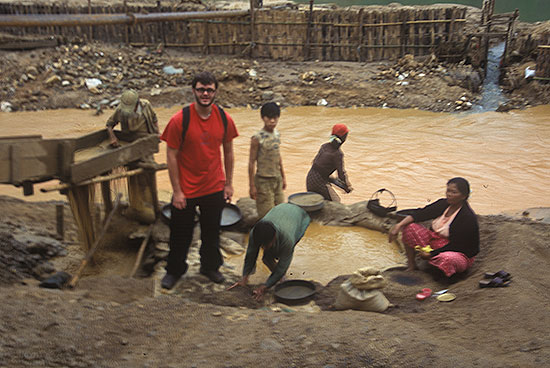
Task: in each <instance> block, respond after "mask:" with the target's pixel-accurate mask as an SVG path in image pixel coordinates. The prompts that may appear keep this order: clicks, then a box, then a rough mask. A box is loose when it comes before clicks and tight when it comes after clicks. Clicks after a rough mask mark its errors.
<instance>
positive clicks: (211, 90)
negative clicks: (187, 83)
mask: <svg viewBox="0 0 550 368" xmlns="http://www.w3.org/2000/svg"><path fill="white" fill-rule="evenodd" d="M195 91H197V92H198V93H200V94H201V95H202V94H203V93H204V92H206V93H208V94H209V95H211V94H212V93H214V92H216V90H215V89H213V88H195Z"/></svg>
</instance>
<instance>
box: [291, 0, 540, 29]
mask: <svg viewBox="0 0 550 368" xmlns="http://www.w3.org/2000/svg"><path fill="white" fill-rule="evenodd" d="M296 1H297V2H299V3H308V2H309V1H308V0H296ZM395 2H398V3H400V4H402V5H432V4H462V5H469V6H475V7H477V8H481V7H482V6H483V0H398V1H395V0H315V4H326V3H333V4H337V5H339V6H350V5H387V4H390V3H395ZM516 9H519V20H520V21H522V22H531V23H534V22H537V21H545V20H548V19H550V0H497V1H496V2H495V13H509V12H513V11H514V10H516Z"/></svg>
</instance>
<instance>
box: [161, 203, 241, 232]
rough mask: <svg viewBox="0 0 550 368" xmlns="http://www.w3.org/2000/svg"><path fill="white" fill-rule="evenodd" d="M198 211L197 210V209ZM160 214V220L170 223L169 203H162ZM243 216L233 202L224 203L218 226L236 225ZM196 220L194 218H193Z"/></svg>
mask: <svg viewBox="0 0 550 368" xmlns="http://www.w3.org/2000/svg"><path fill="white" fill-rule="evenodd" d="M197 212H198V210H197ZM160 215H161V218H162V220H163V221H164V222H165V223H166V224H167V225H170V218H171V215H172V210H171V205H170V203H168V204H166V205H164V206H163V207H162V210H161V211H160ZM242 218H243V215H242V213H241V210H240V209H239V207H237V206H236V205H234V204H231V203H226V204H225V205H224V207H223V210H222V217H221V220H220V226H221V227H222V228H226V227H231V226H233V225H236V224H237V223H238V222H239V221H241V219H242ZM195 220H196V219H195Z"/></svg>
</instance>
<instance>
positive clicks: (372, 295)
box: [334, 280, 390, 312]
mask: <svg viewBox="0 0 550 368" xmlns="http://www.w3.org/2000/svg"><path fill="white" fill-rule="evenodd" d="M389 306H390V302H389V300H388V299H386V297H385V296H384V294H383V293H382V292H381V291H380V290H379V289H375V290H359V289H357V288H356V287H355V286H353V285H352V283H351V281H350V280H346V281H344V282H343V283H342V285H340V291H339V293H338V296H337V297H336V301H335V302H334V308H335V309H336V310H344V309H355V310H362V311H368V312H384V311H385V310H386V309H388V307H389Z"/></svg>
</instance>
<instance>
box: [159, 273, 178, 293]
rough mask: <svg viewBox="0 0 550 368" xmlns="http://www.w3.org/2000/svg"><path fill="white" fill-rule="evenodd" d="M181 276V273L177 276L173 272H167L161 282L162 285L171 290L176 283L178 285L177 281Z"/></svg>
mask: <svg viewBox="0 0 550 368" xmlns="http://www.w3.org/2000/svg"><path fill="white" fill-rule="evenodd" d="M180 278H181V275H180V276H176V275H171V274H169V273H167V274H166V275H164V277H163V278H162V281H161V282H160V286H162V288H163V289H168V290H170V289H172V288H173V287H174V285H176V283H177V282H178V280H179V279H180Z"/></svg>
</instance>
